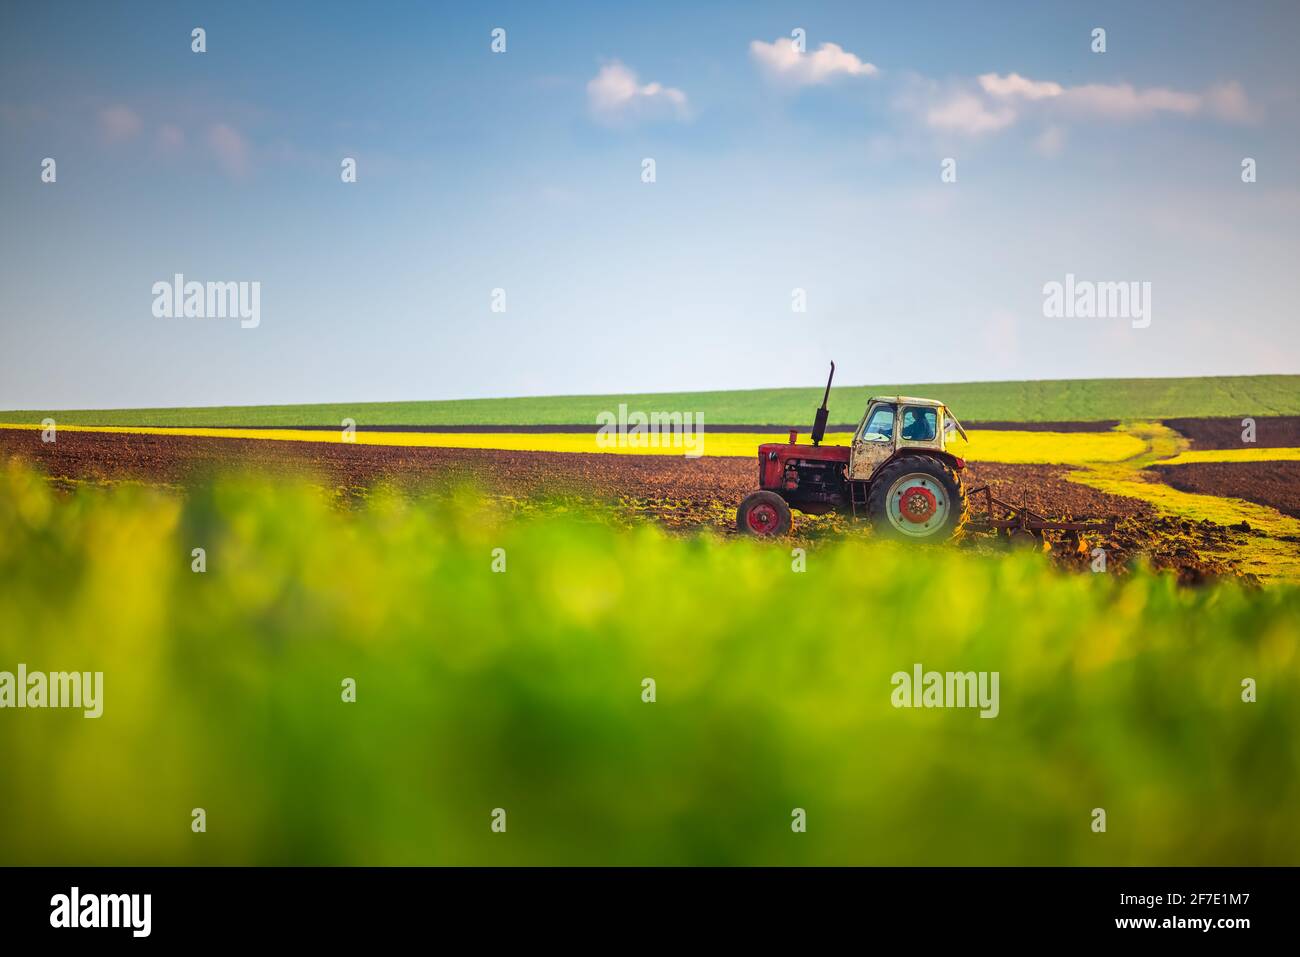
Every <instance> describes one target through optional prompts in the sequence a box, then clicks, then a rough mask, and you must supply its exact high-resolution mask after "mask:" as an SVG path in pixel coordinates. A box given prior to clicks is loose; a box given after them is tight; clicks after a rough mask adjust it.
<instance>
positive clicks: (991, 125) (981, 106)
mask: <svg viewBox="0 0 1300 957" xmlns="http://www.w3.org/2000/svg"><path fill="white" fill-rule="evenodd" d="M1015 121H1016V111H1015V110H1013V109H1011V107H1009V106H990V105H989V104H987V103H986V102H985V101H984V100H983V99H982V98H980V97H978V96H976V95H975V94H974V93H955V94H953V95H952V96H950V97H949V98H948V99H947V100H945V101H944V102H942V103H940V104H938V105H937V106H932V107H930V109H929V110H928V111H927V112H926V114H925V122H926V123H927V124H928V125H930V126H932V127H933V128H935V129H937V130H950V131H954V132H957V133H971V134H979V133H989V132H992V131H994V130H1000V129H1004V128H1005V127H1008V126H1010V125H1011V124H1012V123H1014V122H1015Z"/></svg>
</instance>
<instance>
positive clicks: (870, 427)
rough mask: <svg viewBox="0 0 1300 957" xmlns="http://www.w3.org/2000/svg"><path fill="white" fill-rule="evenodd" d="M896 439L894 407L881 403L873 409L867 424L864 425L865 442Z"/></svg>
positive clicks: (863, 438) (863, 436)
mask: <svg viewBox="0 0 1300 957" xmlns="http://www.w3.org/2000/svg"><path fill="white" fill-rule="evenodd" d="M893 439H894V407H893V406H892V405H886V404H885V403H881V404H879V405H876V406H874V407H873V408H872V409H871V414H870V415H868V416H867V424H866V425H864V426H863V427H862V440H863V441H864V442H892V441H893Z"/></svg>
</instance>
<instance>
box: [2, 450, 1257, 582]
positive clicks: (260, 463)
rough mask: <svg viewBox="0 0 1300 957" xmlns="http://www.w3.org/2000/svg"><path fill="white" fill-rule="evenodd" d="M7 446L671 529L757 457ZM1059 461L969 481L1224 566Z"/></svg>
mask: <svg viewBox="0 0 1300 957" xmlns="http://www.w3.org/2000/svg"><path fill="white" fill-rule="evenodd" d="M15 456H16V457H18V458H20V459H23V460H25V461H27V462H29V463H31V464H33V465H35V466H37V467H39V468H40V469H41V470H42V471H43V472H44V473H45V474H46V475H47V476H49V478H50V481H51V482H52V483H53V484H54V485H55V486H56V487H60V488H64V489H72V488H75V487H77V486H78V485H81V484H86V483H92V484H94V483H112V482H122V481H132V482H141V483H148V484H163V485H168V486H172V487H176V488H179V489H182V490H183V489H184V488H186V487H189V486H193V485H195V484H198V483H202V482H204V481H206V480H207V479H209V478H210V477H211V476H213V475H214V474H216V473H218V472H229V471H231V470H232V469H233V470H239V471H250V472H253V473H264V474H267V475H270V476H272V477H276V478H284V477H292V478H297V479H301V480H306V481H311V482H314V483H316V484H319V485H322V486H323V487H325V488H327V489H330V490H331V491H332V492H333V493H334V495H335V497H336V500H337V501H338V502H339V503H340V505H343V506H348V505H351V504H354V503H358V502H361V501H364V499H365V497H366V496H367V495H368V493H369V491H370V490H371V489H372V488H373V487H375V486H377V485H392V486H397V487H399V488H403V489H408V490H413V491H427V492H434V493H437V492H446V491H450V490H452V489H455V488H459V487H464V486H472V487H474V488H477V489H479V490H480V491H482V492H484V493H486V494H488V495H492V496H495V497H497V498H499V499H500V500H502V502H503V503H504V504H505V505H506V507H516V508H528V507H532V506H533V504H535V503H537V504H540V503H544V502H549V503H552V504H560V505H575V506H576V505H580V504H583V503H603V504H609V505H613V506H615V509H614V514H615V515H617V516H619V517H621V518H622V519H624V520H626V521H628V522H636V521H642V520H647V519H649V520H653V521H655V522H657V523H659V524H661V525H663V526H665V527H667V528H669V529H673V530H681V531H689V530H698V529H704V528H707V529H712V530H714V531H716V532H719V533H722V534H736V532H735V508H736V505H737V504H738V503H739V502H740V501H741V499H743V498H744V497H745V495H747V494H748V493H749V492H751V491H753V490H754V489H755V488H756V486H757V479H758V476H757V463H756V461H755V460H751V459H746V458H721V457H712V458H711V457H704V458H698V459H688V458H684V457H677V456H659V455H613V454H607V453H570V452H513V451H499V450H490V449H447V448H411V447H398V446H381V445H360V444H346V445H345V444H341V443H336V442H292V441H276V440H258V439H233V438H211V437H195V436H176V435H149V434H133V433H87V432H71V431H64V432H60V433H59V435H58V439H57V441H56V442H52V443H45V442H42V441H41V435H40V432H39V431H37V430H18V429H0V459H9V458H10V457H15ZM1068 472H1069V469H1068V468H1066V467H1061V466H1048V465H1001V464H973V465H971V466H969V467H968V468H967V470H966V472H965V474H964V478H965V482H966V485H967V488H971V489H973V488H977V487H978V486H980V485H984V484H987V485H989V487H990V488H991V490H992V491H993V494H994V495H996V496H998V497H1000V498H1003V499H1006V500H1008V501H1011V502H1014V503H1016V504H1019V503H1021V502H1022V501H1023V502H1024V503H1025V504H1026V505H1027V506H1028V507H1029V508H1031V509H1033V510H1034V511H1036V512H1038V513H1040V514H1042V515H1045V516H1047V517H1049V518H1053V519H1089V518H1091V519H1109V520H1113V521H1115V522H1116V527H1115V529H1114V530H1113V531H1112V532H1107V533H1099V534H1093V533H1089V534H1088V536H1086V537H1085V540H1084V542H1083V543H1082V544H1079V543H1076V542H1074V541H1070V542H1068V543H1067V542H1065V541H1057V542H1056V544H1055V546H1054V547H1053V549H1052V555H1053V558H1054V560H1056V561H1057V562H1058V563H1061V564H1063V565H1068V566H1072V567H1083V568H1086V567H1088V564H1089V562H1090V561H1091V559H1090V552H1091V549H1092V548H1094V547H1097V546H1101V547H1104V548H1106V549H1107V553H1108V561H1109V563H1111V564H1112V566H1113V567H1115V568H1122V567H1123V566H1124V564H1125V563H1126V562H1127V561H1128V560H1129V559H1130V558H1133V557H1136V556H1138V555H1143V556H1145V557H1146V558H1147V560H1148V561H1149V562H1150V563H1151V564H1152V565H1153V566H1154V567H1156V568H1170V569H1174V570H1175V571H1176V572H1177V574H1178V576H1179V578H1180V580H1182V581H1186V582H1195V581H1200V580H1203V579H1205V578H1207V577H1213V576H1217V575H1221V574H1230V573H1231V569H1230V568H1227V567H1225V566H1223V565H1222V564H1220V563H1218V562H1216V561H1215V560H1213V559H1212V558H1207V557H1205V555H1206V552H1207V550H1208V551H1209V552H1213V551H1214V550H1216V549H1217V548H1220V547H1221V546H1222V545H1223V543H1224V541H1225V539H1226V537H1227V536H1228V535H1229V534H1230V533H1229V531H1228V530H1227V529H1224V528H1223V527H1221V526H1217V525H1214V524H1212V523H1208V522H1202V523H1192V522H1180V521H1177V520H1174V519H1168V518H1162V517H1159V516H1158V515H1157V513H1156V511H1155V510H1154V509H1153V508H1152V507H1151V506H1150V505H1148V504H1147V503H1145V502H1142V501H1139V500H1136V499H1131V498H1127V497H1123V496H1117V495H1109V494H1106V493H1103V492H1099V491H1096V490H1094V489H1092V488H1089V487H1087V486H1084V485H1080V484H1077V483H1074V482H1071V481H1069V480H1068V479H1067V478H1066V475H1067V474H1068ZM859 532H861V533H866V532H867V526H866V525H865V523H862V524H859V523H854V522H853V520H852V519H851V518H848V517H846V516H841V515H828V516H822V517H817V518H813V517H809V516H803V515H798V516H797V517H796V523H795V533H794V540H795V541H807V542H816V541H818V540H823V539H828V538H834V537H839V536H843V535H847V534H855V533H859ZM964 547H968V548H973V549H977V550H978V549H989V548H997V547H1001V543H999V542H997V541H996V540H995V539H994V538H993V536H991V535H970V536H967V539H966V543H965V546H964Z"/></svg>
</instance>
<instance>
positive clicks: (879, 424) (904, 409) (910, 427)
mask: <svg viewBox="0 0 1300 957" xmlns="http://www.w3.org/2000/svg"><path fill="white" fill-rule="evenodd" d="M953 431H956V432H958V433H960V435H961V437H962V438H963V439H964V438H966V432H965V430H964V429H962V427H961V423H960V422H958V421H957V419H956V418H955V417H954V416H953V415H952V413H951V412H949V411H948V409H947V407H946V406H944V404H943V403H942V402H936V401H935V400H934V399H918V398H915V397H913V396H907V395H881V396H874V397H873V398H872V399H871V400H870V401H869V402H868V403H867V411H866V414H865V415H863V416H862V421H861V422H860V423H859V424H858V428H857V431H856V432H855V433H854V434H853V445H852V449H851V451H850V453H849V473H848V477H849V478H850V479H852V480H855V481H862V482H865V481H867V480H868V479H870V478H871V476H872V475H873V474H874V473H875V471H876V470H877V469H879V468H880V466H882V465H884V464H885V463H886V462H887V461H889V460H890V459H891V458H893V457H894V455H895V453H897V452H900V451H902V450H904V449H906V450H914V451H917V452H925V451H930V452H938V453H940V454H941V455H944V454H946V442H947V437H948V433H950V432H953Z"/></svg>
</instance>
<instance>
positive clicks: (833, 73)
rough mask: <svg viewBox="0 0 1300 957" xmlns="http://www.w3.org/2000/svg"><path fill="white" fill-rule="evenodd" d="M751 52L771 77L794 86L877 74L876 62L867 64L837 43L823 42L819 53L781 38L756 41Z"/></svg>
mask: <svg viewBox="0 0 1300 957" xmlns="http://www.w3.org/2000/svg"><path fill="white" fill-rule="evenodd" d="M749 55H750V56H752V57H753V58H754V60H755V61H756V62H757V63H758V65H759V67H760V68H761V69H762V70H763V72H764V73H765V74H766V75H767V77H768V79H770V80H775V81H777V82H780V83H788V84H790V85H792V86H813V85H816V84H819V83H828V82H830V81H831V80H832V79H833V78H835V77H837V76H875V75H876V74H877V73H879V72H880V71H879V69H877V68H876V66H875V64H873V63H866V62H864V61H862V60H860V59H858V58H857V57H856V56H854V55H853V54H852V53H849V52H848V51H846V50H845V49H844V48H843V47H841V46H840V45H839V44H836V43H823V44H822V45H821V46H820V47H819V48H818V49H817V51H816V52H815V53H801V52H799V50H797V49H796V48H795V45H794V40H792V39H790V38H788V37H778V38H777V39H776V40H774V41H772V42H771V43H764V42H763V41H762V40H753V41H751V42H750V44H749Z"/></svg>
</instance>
